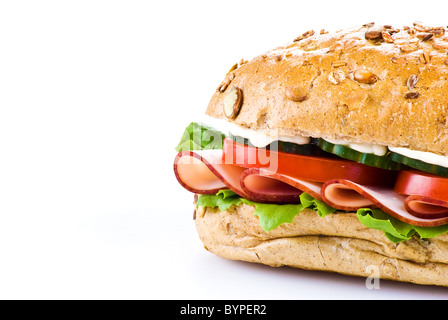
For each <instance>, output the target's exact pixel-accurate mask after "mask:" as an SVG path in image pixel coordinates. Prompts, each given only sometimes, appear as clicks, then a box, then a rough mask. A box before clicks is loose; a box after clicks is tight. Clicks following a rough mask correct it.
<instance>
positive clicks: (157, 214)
mask: <svg viewBox="0 0 448 320" xmlns="http://www.w3.org/2000/svg"><path fill="white" fill-rule="evenodd" d="M447 8H448V5H447V4H446V2H444V1H439V2H438V3H436V2H435V1H433V2H431V4H430V5H425V4H424V3H422V2H421V1H415V2H413V1H410V0H408V1H402V2H400V1H378V0H377V1H374V2H362V1H306V2H302V1H284V0H275V1H262V0H257V1H248V0H244V1H243V0H240V1H234V0H227V1H211V0H208V1H198V0H190V1H132V0H128V1H113V0H108V1H96V0H89V1H80V0H77V1H19V0H17V1H2V2H1V3H0V298H2V299H427V298H432V299H436V298H446V297H447V295H448V291H447V290H446V289H441V288H433V287H424V286H416V285H410V284H400V283H392V282H388V281H382V282H381V287H380V289H379V290H367V289H366V286H365V280H364V279H360V278H351V277H346V276H339V275H334V274H327V273H320V272H307V271H301V270H295V269H289V268H280V269H275V268H269V267H265V266H261V265H253V264H247V263H242V262H234V261H227V260H224V259H221V258H219V257H216V256H214V255H213V254H211V253H209V252H207V251H206V250H204V248H203V246H202V244H201V242H200V241H199V239H198V237H197V234H196V230H195V228H194V224H193V220H192V213H193V208H192V195H191V194H190V193H188V192H187V191H185V190H183V189H182V188H181V187H180V186H179V185H178V184H177V182H176V180H175V178H174V175H173V172H172V161H173V158H174V156H175V151H174V146H175V145H176V144H177V142H178V140H179V138H180V135H181V133H182V131H183V129H184V127H185V126H186V125H187V124H188V123H189V121H191V120H195V118H197V117H198V116H199V115H200V114H201V113H202V112H203V111H204V110H205V108H206V106H207V103H208V101H209V99H210V97H211V95H212V93H213V92H214V90H215V89H216V87H217V86H218V84H219V83H220V82H221V81H222V79H223V77H224V75H225V73H226V72H227V71H228V69H229V68H230V67H231V66H232V65H233V64H234V63H235V62H238V61H239V60H240V59H241V58H245V59H250V58H252V57H254V56H256V55H258V54H261V53H263V52H265V51H267V50H269V49H271V48H273V47H275V46H278V45H283V44H285V43H288V42H290V41H292V40H293V39H294V38H295V37H297V36H298V35H299V34H301V33H303V32H305V31H307V30H309V29H315V30H320V29H322V28H325V29H327V30H330V31H336V30H338V29H342V28H346V27H352V26H358V25H361V24H364V23H367V22H370V21H376V22H377V23H379V24H381V23H383V24H392V25H394V26H400V25H403V24H405V25H410V24H412V22H413V21H417V20H420V21H423V22H425V23H428V24H432V25H434V26H439V25H444V26H446V25H447V23H448V21H447V20H446V11H447V10H446V9H447Z"/></svg>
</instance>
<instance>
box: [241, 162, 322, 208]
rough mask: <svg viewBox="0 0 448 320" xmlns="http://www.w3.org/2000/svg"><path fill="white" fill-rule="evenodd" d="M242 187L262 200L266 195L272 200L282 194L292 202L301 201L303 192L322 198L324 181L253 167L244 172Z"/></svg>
mask: <svg viewBox="0 0 448 320" xmlns="http://www.w3.org/2000/svg"><path fill="white" fill-rule="evenodd" d="M241 187H242V188H243V190H244V192H246V193H247V194H249V195H250V196H251V197H252V198H253V199H260V200H262V199H263V198H264V195H268V197H271V201H272V197H277V196H279V195H281V196H282V197H283V198H285V199H288V198H290V199H291V201H290V202H299V201H300V199H299V197H300V195H301V194H302V193H303V192H306V193H308V194H310V195H311V196H312V197H314V198H316V199H319V200H321V195H320V193H321V187H322V183H319V182H313V181H308V180H304V179H300V178H298V177H293V176H290V175H285V174H281V173H278V172H271V171H269V170H266V169H260V168H251V169H247V170H245V171H244V172H243V175H242V176H241ZM284 202H288V201H284Z"/></svg>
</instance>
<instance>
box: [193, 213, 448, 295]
mask: <svg viewBox="0 0 448 320" xmlns="http://www.w3.org/2000/svg"><path fill="white" fill-rule="evenodd" d="M254 209H255V208H254V207H253V206H250V205H245V204H242V205H240V206H235V205H234V206H232V207H231V208H229V209H228V210H227V211H224V212H221V211H220V210H219V209H218V208H204V207H198V209H197V213H196V218H195V224H196V228H197V231H198V234H199V237H200V239H201V241H202V242H203V243H204V246H205V248H206V249H207V250H208V251H210V252H213V253H215V254H216V255H218V256H221V257H223V258H226V259H231V260H242V261H248V262H254V263H261V264H265V265H269V266H273V267H279V266H290V267H295V268H301V269H309V270H321V271H329V272H336V273H341V274H346V275H352V276H360V277H369V276H372V272H373V271H378V272H379V274H378V275H379V277H380V278H381V279H389V280H395V281H402V282H411V283H416V284H422V285H437V286H448V235H447V234H444V235H440V236H437V237H435V238H432V239H426V240H422V239H416V238H412V239H410V240H407V241H403V242H401V243H398V244H394V243H392V242H391V241H389V240H388V239H387V238H386V237H385V236H384V233H383V232H382V231H379V230H374V229H369V228H367V227H365V226H364V225H362V224H361V223H360V222H359V221H358V219H357V217H356V214H355V213H345V212H344V213H342V212H336V213H334V214H331V215H328V216H326V217H325V218H321V217H319V215H318V214H317V213H316V212H315V211H313V210H309V209H306V210H304V211H302V212H301V213H300V214H299V215H297V216H296V217H295V218H294V220H293V222H292V223H291V224H288V223H287V224H283V225H281V226H280V227H278V228H276V229H274V230H272V231H270V232H269V233H267V232H265V231H264V230H263V229H262V228H261V227H260V226H259V224H258V217H256V216H255V215H254V214H253V213H254Z"/></svg>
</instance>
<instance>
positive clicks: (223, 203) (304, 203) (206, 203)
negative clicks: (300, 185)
mask: <svg viewBox="0 0 448 320" xmlns="http://www.w3.org/2000/svg"><path fill="white" fill-rule="evenodd" d="M300 201H301V203H300V204H266V203H256V202H253V201H249V200H247V199H244V198H241V197H240V196H238V195H237V194H236V193H234V192H233V191H231V190H221V191H219V192H218V193H217V194H215V195H200V196H199V198H198V201H197V203H196V205H197V206H201V207H212V208H215V207H219V210H221V211H224V210H227V209H229V208H230V207H231V206H232V205H236V206H239V205H240V204H241V203H245V204H247V205H251V206H254V207H255V212H254V215H256V216H257V217H258V219H259V222H260V226H261V227H262V228H263V230H265V231H267V232H269V231H271V230H273V229H275V228H277V227H278V226H280V225H281V224H283V223H291V222H292V220H293V219H294V217H295V216H296V215H298V214H299V213H300V212H302V211H303V210H304V209H306V208H310V209H313V210H317V212H318V214H319V216H321V217H325V216H326V215H329V214H331V213H333V212H335V211H336V209H334V208H332V207H330V206H328V205H326V204H325V203H323V202H322V201H319V200H317V199H314V198H313V197H312V196H310V195H309V194H307V193H302V194H301V195H300Z"/></svg>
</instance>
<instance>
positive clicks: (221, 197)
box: [196, 190, 242, 211]
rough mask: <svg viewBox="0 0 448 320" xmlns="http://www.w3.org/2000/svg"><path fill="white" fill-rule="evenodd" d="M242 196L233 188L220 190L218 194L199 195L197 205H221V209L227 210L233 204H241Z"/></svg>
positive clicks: (214, 206)
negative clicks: (232, 189)
mask: <svg viewBox="0 0 448 320" xmlns="http://www.w3.org/2000/svg"><path fill="white" fill-rule="evenodd" d="M241 200H242V198H240V197H239V196H238V195H237V194H236V193H234V192H233V191H231V190H220V191H219V192H218V193H217V194H201V195H199V198H198V201H197V202H196V207H198V206H201V207H210V208H216V207H219V210H221V211H225V210H227V209H229V208H230V207H231V206H232V205H236V206H239V205H240V204H241V202H242V201H241Z"/></svg>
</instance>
